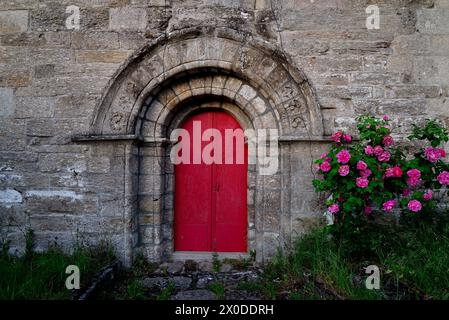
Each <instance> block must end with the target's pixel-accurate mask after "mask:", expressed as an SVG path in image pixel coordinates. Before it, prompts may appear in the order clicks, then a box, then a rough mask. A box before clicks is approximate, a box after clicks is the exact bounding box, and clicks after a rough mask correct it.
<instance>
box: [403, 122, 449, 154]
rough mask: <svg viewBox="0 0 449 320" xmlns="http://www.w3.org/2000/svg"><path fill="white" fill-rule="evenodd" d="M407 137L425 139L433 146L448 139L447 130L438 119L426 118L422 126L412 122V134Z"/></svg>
mask: <svg viewBox="0 0 449 320" xmlns="http://www.w3.org/2000/svg"><path fill="white" fill-rule="evenodd" d="M409 139H410V140H427V141H428V142H430V143H431V145H432V147H434V148H435V147H438V146H439V145H440V144H442V143H444V142H447V141H448V131H447V129H446V128H445V127H444V126H443V125H442V124H441V123H440V122H439V121H437V120H427V123H426V125H425V126H424V128H421V127H419V126H417V125H416V124H413V134H412V135H410V136H409Z"/></svg>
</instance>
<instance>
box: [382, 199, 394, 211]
mask: <svg viewBox="0 0 449 320" xmlns="http://www.w3.org/2000/svg"><path fill="white" fill-rule="evenodd" d="M395 205H396V200H389V201H387V202H385V203H384V204H383V205H382V209H383V210H384V211H385V212H391V211H392V210H393V208H394V206H395Z"/></svg>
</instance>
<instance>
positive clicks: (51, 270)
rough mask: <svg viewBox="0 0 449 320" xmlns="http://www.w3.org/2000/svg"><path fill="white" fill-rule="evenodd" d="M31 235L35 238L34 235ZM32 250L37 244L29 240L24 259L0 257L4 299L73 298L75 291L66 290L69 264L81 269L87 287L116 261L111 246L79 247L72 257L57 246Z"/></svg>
mask: <svg viewBox="0 0 449 320" xmlns="http://www.w3.org/2000/svg"><path fill="white" fill-rule="evenodd" d="M27 234H29V235H32V232H31V231H29V232H28V233H27ZM30 238H31V237H30ZM28 241H29V242H28ZM32 247H33V243H32V241H31V240H28V237H27V253H26V254H25V255H24V256H23V257H16V256H11V255H7V254H3V255H1V256H0V274H1V275H2V276H1V277H0V300H16V299H33V300H35V299H69V298H70V297H71V291H69V290H67V289H66V287H65V279H66V278H67V274H65V270H66V267H67V266H68V265H76V266H78V267H79V268H80V273H81V286H82V287H83V286H85V285H86V284H87V282H88V281H90V279H91V277H92V276H94V275H95V274H96V273H98V272H99V271H100V270H101V269H102V268H103V267H105V266H106V265H107V264H109V263H111V262H112V261H113V260H114V257H113V254H112V252H111V251H110V250H109V248H108V247H98V248H81V247H78V248H76V249H75V250H74V252H73V253H72V254H71V255H67V254H65V253H63V252H62V251H61V249H59V248H57V247H53V248H50V249H49V250H47V251H45V252H42V253H33V252H32V251H31V250H30V249H31V248H32Z"/></svg>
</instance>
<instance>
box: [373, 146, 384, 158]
mask: <svg viewBox="0 0 449 320" xmlns="http://www.w3.org/2000/svg"><path fill="white" fill-rule="evenodd" d="M383 152H384V149H383V148H382V147H381V146H375V147H374V155H375V156H376V157H378V156H380V155H381V154H382V153H383Z"/></svg>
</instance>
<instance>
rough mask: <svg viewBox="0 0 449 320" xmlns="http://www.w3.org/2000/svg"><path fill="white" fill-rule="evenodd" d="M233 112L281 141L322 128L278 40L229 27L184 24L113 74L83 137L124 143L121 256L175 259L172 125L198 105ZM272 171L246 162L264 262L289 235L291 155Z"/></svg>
mask: <svg viewBox="0 0 449 320" xmlns="http://www.w3.org/2000/svg"><path fill="white" fill-rule="evenodd" d="M205 104H207V107H208V108H210V107H212V108H222V109H225V110H227V111H228V112H230V113H231V114H232V115H233V116H234V117H235V118H236V119H237V120H238V121H239V122H240V123H241V124H242V126H243V127H246V128H253V129H277V130H278V131H279V134H280V140H281V141H286V142H288V141H301V140H302V141H312V140H313V139H321V137H322V135H323V128H322V119H321V112H320V110H319V106H318V104H317V102H316V100H315V97H314V92H313V89H312V88H311V86H310V84H309V83H308V81H307V79H306V78H305V76H304V75H303V74H302V73H301V72H300V71H299V70H297V69H296V68H294V67H293V66H292V64H291V63H290V60H289V58H288V57H286V56H285V55H283V54H282V53H281V52H280V51H279V50H277V49H276V47H275V46H273V45H271V44H269V43H267V42H266V41H263V40H258V39H255V38H253V37H251V35H249V34H241V33H238V32H236V31H234V30H229V29H214V30H211V29H186V30H182V31H179V32H175V33H172V34H169V35H167V36H163V37H161V38H159V39H157V40H156V41H154V42H152V43H151V44H149V45H148V46H145V47H144V48H142V49H141V50H139V51H138V52H137V53H136V54H135V55H133V56H132V57H130V58H129V60H128V61H127V62H126V63H124V65H123V67H122V68H121V69H120V70H118V72H117V73H116V75H115V76H114V78H113V79H111V81H110V84H109V85H108V88H107V89H106V91H105V93H104V95H103V97H102V100H101V102H100V103H99V105H98V106H97V108H96V111H95V114H94V118H93V119H92V122H91V127H90V132H89V134H88V135H87V136H84V137H81V138H80V137H78V139H79V140H83V139H84V140H123V141H125V143H127V149H126V150H127V151H126V153H127V158H126V159H127V161H126V163H125V167H124V174H125V175H126V177H127V179H126V181H127V188H126V190H127V191H126V194H125V195H124V200H125V203H126V206H125V213H124V215H125V220H126V227H125V229H126V231H125V232H126V234H127V248H128V251H129V252H128V254H127V258H126V259H127V260H129V261H131V260H132V257H133V255H134V254H135V253H136V252H138V251H140V252H142V253H144V255H145V256H146V257H147V258H148V259H151V260H155V261H158V260H164V259H170V258H172V253H173V245H172V239H173V232H172V222H173V168H172V166H171V164H170V163H169V162H167V158H168V154H169V151H170V147H171V145H170V140H169V137H170V132H171V131H172V130H173V129H175V128H177V127H178V125H179V123H181V122H182V120H183V119H185V118H186V117H187V116H189V115H190V114H191V113H192V112H194V111H195V110H197V109H201V108H203V107H204V105H205ZM279 163H280V167H279V170H278V172H277V173H276V174H274V175H272V176H263V175H260V174H259V173H258V170H257V165H256V166H249V169H248V195H249V196H248V213H249V217H248V218H249V220H248V221H249V224H248V238H249V250H254V251H255V252H256V254H257V259H258V260H259V261H260V260H262V259H264V258H268V257H270V256H272V255H273V254H274V252H275V249H276V247H277V246H278V245H279V244H282V242H283V238H284V236H285V235H289V234H290V233H291V223H290V209H289V202H290V192H289V186H288V184H289V182H288V181H289V175H290V165H289V154H288V148H282V147H281V149H280V159H279Z"/></svg>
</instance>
